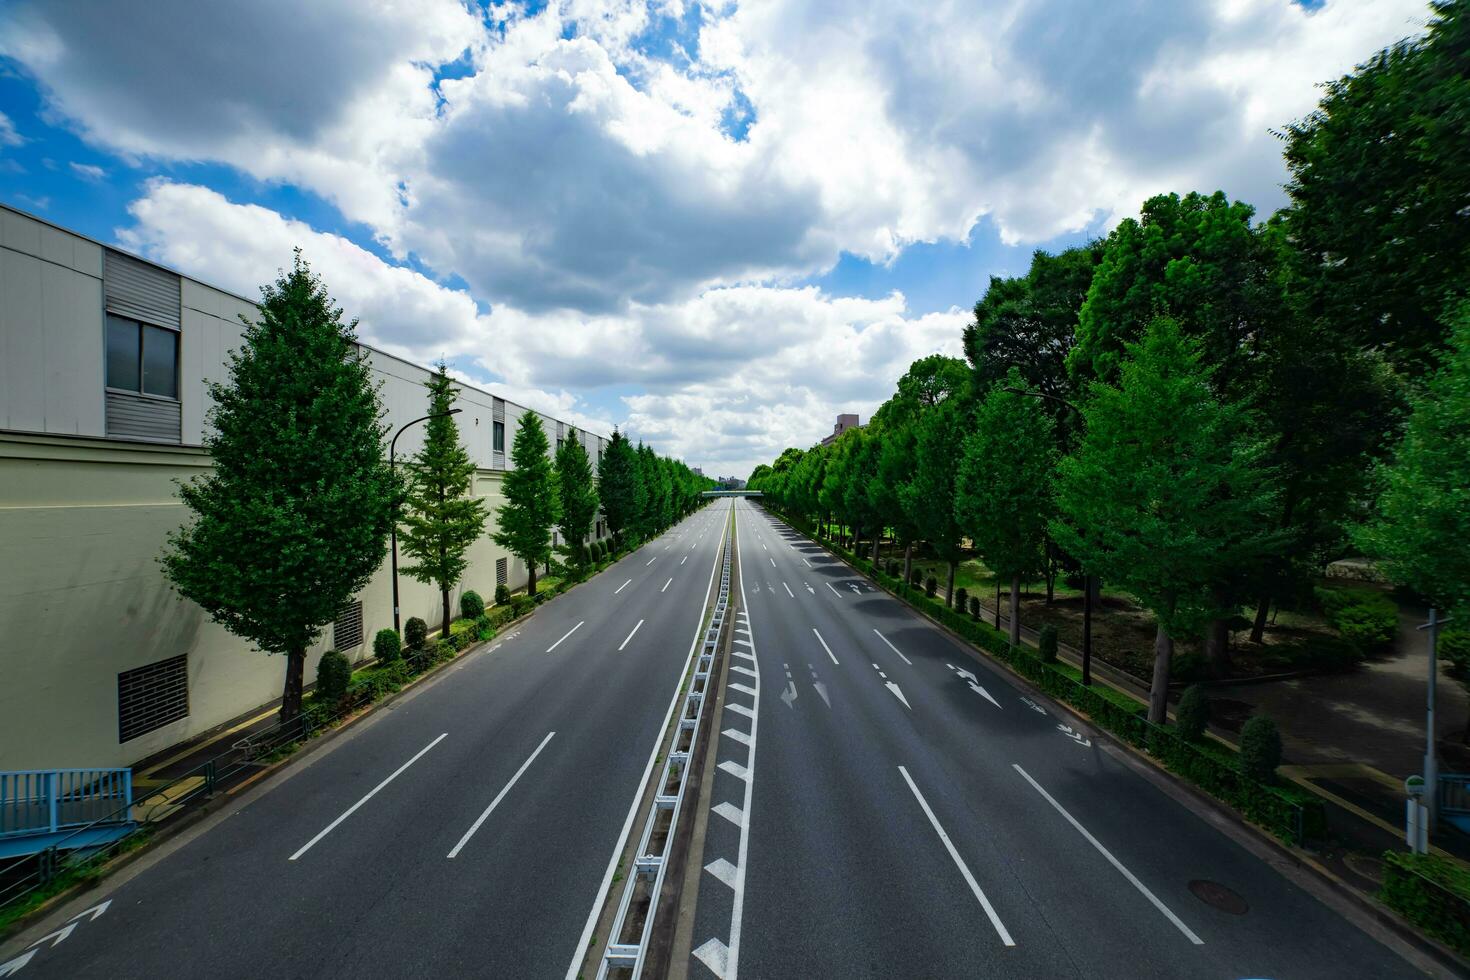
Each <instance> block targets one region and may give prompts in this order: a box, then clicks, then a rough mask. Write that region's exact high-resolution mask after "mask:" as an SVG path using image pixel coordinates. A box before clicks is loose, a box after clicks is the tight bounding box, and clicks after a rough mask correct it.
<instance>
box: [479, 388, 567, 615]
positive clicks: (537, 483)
mask: <svg viewBox="0 0 1470 980" xmlns="http://www.w3.org/2000/svg"><path fill="white" fill-rule="evenodd" d="M510 458H511V461H512V462H513V463H514V464H515V466H514V468H512V469H509V470H507V471H506V473H505V483H504V485H503V486H502V488H501V492H502V493H504V494H505V503H504V504H502V505H501V507H500V511H499V514H498V517H499V527H498V529H497V530H496V531H495V534H494V539H495V543H496V544H498V545H500V546H501V547H502V548H504V549H505V550H506V551H509V552H510V553H511V554H513V555H515V556H516V557H517V558H519V559H520V560H521V561H523V562H525V563H526V569H527V571H528V572H529V575H530V578H529V579H528V580H527V583H526V594H527V595H535V594H536V566H537V565H540V564H542V563H543V562H546V561H549V560H550V559H551V529H552V528H553V527H555V526H556V525H557V522H558V521H560V520H561V492H560V489H559V488H558V487H557V479H556V470H555V469H554V468H553V467H552V465H551V444H550V443H549V442H547V440H546V430H545V429H543V428H541V419H540V417H539V416H538V415H537V414H536V413H535V412H525V413H523V414H522V415H521V424H520V426H519V427H518V428H517V429H516V438H515V443H514V444H513V445H512V446H511V449H510Z"/></svg>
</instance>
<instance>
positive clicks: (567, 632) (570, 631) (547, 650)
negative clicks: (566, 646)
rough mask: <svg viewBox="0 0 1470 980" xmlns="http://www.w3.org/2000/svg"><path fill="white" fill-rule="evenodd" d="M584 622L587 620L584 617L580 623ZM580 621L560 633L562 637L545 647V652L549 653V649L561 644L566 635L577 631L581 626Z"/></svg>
mask: <svg viewBox="0 0 1470 980" xmlns="http://www.w3.org/2000/svg"><path fill="white" fill-rule="evenodd" d="M585 622H587V620H585V619H584V620H582V623H585ZM582 623H578V624H577V625H576V626H573V627H572V628H571V629H569V630H567V631H566V632H565V633H563V634H562V637H561V640H557V641H556V642H555V643H553V644H552V645H551V646H549V647H547V648H546V652H547V653H550V652H551V651H553V650H555V649H556V648H557V647H559V646H561V644H562V640H565V639H566V638H567V637H569V636H571V635H572V634H573V633H575V632H577V630H579V629H581V628H582Z"/></svg>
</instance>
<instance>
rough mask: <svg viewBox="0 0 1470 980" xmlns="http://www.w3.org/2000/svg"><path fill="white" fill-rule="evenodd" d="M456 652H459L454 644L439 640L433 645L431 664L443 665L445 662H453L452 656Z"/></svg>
mask: <svg viewBox="0 0 1470 980" xmlns="http://www.w3.org/2000/svg"><path fill="white" fill-rule="evenodd" d="M458 652H459V650H458V648H457V647H455V645H454V643H452V642H451V641H449V640H440V641H439V642H438V643H436V644H434V660H433V662H434V663H436V664H439V663H443V662H444V661H446V660H453V659H454V655H455V654H456V653H458Z"/></svg>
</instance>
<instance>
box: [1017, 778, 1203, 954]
mask: <svg viewBox="0 0 1470 980" xmlns="http://www.w3.org/2000/svg"><path fill="white" fill-rule="evenodd" d="M1011 768H1012V769H1014V770H1016V772H1018V773H1020V774H1021V775H1022V776H1023V777H1024V778H1025V780H1026V782H1028V783H1030V784H1031V786H1032V788H1033V789H1035V790H1036V792H1038V793H1040V794H1041V795H1042V796H1043V797H1044V798H1045V799H1046V802H1048V803H1050V804H1051V805H1052V806H1054V807H1056V811H1057V812H1058V813H1060V814H1061V815H1062V816H1064V817H1066V818H1067V823H1069V824H1071V825H1072V826H1073V827H1074V828H1076V830H1077V833H1079V834H1081V835H1082V836H1083V837H1085V838H1087V843H1089V844H1091V845H1092V846H1093V847H1095V848H1097V852H1098V853H1099V854H1101V855H1102V856H1103V857H1105V858H1107V859H1108V863H1109V864H1111V865H1112V866H1113V867H1115V868H1117V869H1118V871H1119V873H1121V874H1122V875H1123V877H1124V878H1127V879H1128V881H1129V882H1130V883H1131V884H1132V885H1133V887H1134V888H1137V889H1138V890H1139V891H1140V892H1142V893H1143V897H1144V898H1146V899H1148V900H1149V901H1150V902H1151V903H1153V907H1154V908H1156V909H1158V910H1159V911H1160V912H1162V913H1164V918H1166V919H1168V920H1169V921H1170V922H1172V923H1174V925H1175V926H1176V927H1177V928H1178V929H1179V931H1180V932H1182V933H1184V938H1186V939H1188V940H1189V941H1190V942H1192V943H1194V944H1195V945H1196V946H1203V945H1204V944H1205V941H1204V940H1203V939H1201V938H1200V937H1198V936H1196V935H1195V934H1194V933H1193V932H1192V931H1191V930H1190V928H1189V926H1187V925H1185V924H1184V923H1183V922H1180V921H1179V917H1178V916H1177V915H1175V914H1174V913H1173V912H1171V911H1169V907H1168V906H1167V905H1165V904H1164V903H1163V902H1161V901H1159V900H1158V898H1157V897H1155V895H1154V893H1153V892H1151V891H1149V890H1148V886H1146V885H1145V884H1144V883H1143V882H1141V881H1139V880H1138V879H1137V878H1135V877H1134V876H1133V872H1131V871H1129V870H1128V869H1127V868H1125V867H1123V862H1121V861H1119V860H1118V859H1117V858H1115V857H1113V855H1112V852H1110V851H1109V850H1108V849H1107V848H1106V847H1103V846H1102V843H1101V842H1099V841H1098V839H1097V838H1096V837H1094V836H1092V834H1090V833H1088V831H1087V828H1086V827H1084V826H1082V825H1081V824H1080V823H1078V822H1077V818H1076V817H1073V816H1072V815H1071V814H1070V813H1068V812H1067V811H1066V810H1065V809H1064V808H1063V807H1062V805H1061V804H1060V803H1058V802H1057V801H1056V800H1054V799H1052V795H1051V794H1050V793H1048V792H1047V791H1046V790H1044V789H1042V788H1041V784H1040V783H1038V782H1037V781H1036V780H1034V779H1032V778H1031V774H1030V773H1029V772H1027V771H1026V770H1024V769H1022V768H1021V767H1020V766H1018V765H1016V764H1015V763H1014V762H1013V763H1011Z"/></svg>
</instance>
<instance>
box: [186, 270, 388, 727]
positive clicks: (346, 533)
mask: <svg viewBox="0 0 1470 980" xmlns="http://www.w3.org/2000/svg"><path fill="white" fill-rule="evenodd" d="M242 320H243V318H242ZM244 323H245V330H244V336H243V342H242V343H241V345H240V347H239V348H237V349H236V350H235V351H233V352H231V354H230V355H229V365H228V370H229V380H228V383H225V384H218V383H215V384H211V385H210V386H209V395H210V398H211V399H212V401H213V407H212V408H211V409H210V411H209V421H210V425H209V428H208V430H207V431H206V434H205V437H204V448H205V449H206V450H208V452H209V455H210V458H211V461H212V463H213V469H212V470H211V471H210V472H209V473H208V474H207V475H205V476H199V477H195V478H194V479H192V480H190V481H189V482H187V483H183V484H181V485H180V487H179V497H180V499H181V500H182V501H183V503H184V506H185V507H186V508H188V510H189V512H190V516H191V521H190V523H188V524H186V525H184V526H183V527H182V528H180V529H179V530H178V531H175V532H174V533H173V534H171V535H170V536H169V541H168V546H167V548H166V550H165V552H164V554H163V556H162V557H161V559H160V561H161V563H162V566H163V570H164V573H165V574H166V575H167V576H168V578H169V580H170V581H171V582H172V583H173V585H174V587H175V588H176V589H177V590H178V591H179V593H180V594H181V595H183V596H184V597H185V598H188V599H191V600H193V601H194V602H196V603H198V604H199V605H200V606H201V607H202V608H203V609H204V611H205V612H207V613H208V614H209V616H210V618H211V619H213V620H214V621H215V622H217V623H219V624H220V625H222V626H224V627H225V628H226V629H228V630H229V631H230V632H232V633H234V634H235V635H236V636H240V637H243V638H245V639H247V640H249V641H251V642H252V643H254V644H255V645H256V646H257V647H259V648H260V649H261V650H264V651H265V652H267V653H280V654H285V656H286V681H285V687H284V689H283V691H282V694H281V720H282V721H283V722H289V721H292V720H294V719H295V718H296V717H297V716H298V715H299V714H300V712H301V692H302V685H303V673H304V670H305V665H306V651H307V650H308V649H310V647H311V645H312V644H313V643H315V642H316V640H317V637H318V636H320V635H321V631H322V628H323V627H324V626H326V625H327V624H328V623H330V622H332V621H333V620H334V619H336V618H337V614H338V612H339V611H340V610H341V608H342V606H343V605H344V604H346V602H347V600H348V599H350V598H351V597H352V596H353V595H355V594H357V593H358V592H360V591H361V590H362V589H363V588H364V587H365V586H366V585H367V583H368V580H369V579H370V578H371V577H372V574H373V572H374V571H375V570H376V569H377V567H378V565H379V564H381V563H382V561H383V555H384V553H385V551H386V544H387V540H388V532H389V530H390V528H391V527H392V520H393V504H394V500H395V498H396V496H397V494H398V487H397V484H396V482H395V481H394V478H393V474H392V473H391V472H390V470H389V469H388V462H387V460H386V459H385V458H384V455H383V439H384V436H385V435H386V433H387V427H386V426H385V425H384V424H383V409H382V406H381V404H380V402H379V400H378V392H377V389H376V387H375V386H374V385H373V382H372V373H371V370H370V368H369V366H368V364H367V362H366V360H365V358H364V357H363V355H362V352H361V350H360V348H358V346H357V338H356V334H355V330H356V321H353V322H351V323H343V322H342V311H341V309H339V308H337V307H335V306H333V305H332V300H331V298H330V297H329V296H328V295H327V290H326V287H325V286H324V285H323V284H322V282H321V280H320V279H319V278H318V277H316V276H315V275H313V274H312V272H311V269H310V267H309V266H308V265H307V263H306V261H305V260H304V259H302V257H301V253H300V252H299V251H298V252H297V253H296V258H295V262H294V264H293V266H292V269H291V271H290V272H286V273H282V274H281V275H280V276H279V277H278V278H277V279H276V281H275V282H274V283H273V284H270V285H267V286H265V287H263V288H262V289H261V302H260V318H259V320H257V321H255V322H250V321H248V320H245V321H244Z"/></svg>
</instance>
